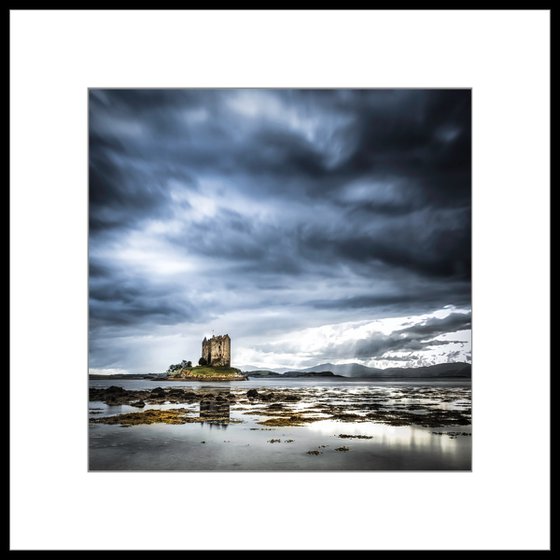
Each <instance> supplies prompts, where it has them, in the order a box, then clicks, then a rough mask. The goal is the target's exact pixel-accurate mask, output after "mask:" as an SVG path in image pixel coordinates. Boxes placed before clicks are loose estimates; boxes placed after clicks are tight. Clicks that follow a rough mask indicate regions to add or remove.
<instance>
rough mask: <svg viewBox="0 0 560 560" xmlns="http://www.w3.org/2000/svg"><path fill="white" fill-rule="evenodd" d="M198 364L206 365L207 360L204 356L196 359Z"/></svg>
mask: <svg viewBox="0 0 560 560" xmlns="http://www.w3.org/2000/svg"><path fill="white" fill-rule="evenodd" d="M198 365H199V366H207V365H208V362H207V361H206V360H205V359H204V358H200V360H198Z"/></svg>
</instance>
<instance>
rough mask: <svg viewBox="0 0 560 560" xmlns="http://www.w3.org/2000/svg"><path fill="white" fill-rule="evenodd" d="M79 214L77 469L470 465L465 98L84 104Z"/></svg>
mask: <svg viewBox="0 0 560 560" xmlns="http://www.w3.org/2000/svg"><path fill="white" fill-rule="evenodd" d="M89 201H90V204H89V349H90V351H89V364H90V365H89V372H90V381H89V385H90V387H89V414H90V434H89V468H90V469H92V470H146V471H150V470H157V471H162V470H163V471H165V470H171V471H173V470H180V471H188V470H197V471H205V470H206V471H217V470H223V471H259V470H264V471H285V470H288V471H309V470H311V471H319V470H335V471H341V470H342V471H354V470H384V471H388V470H389V471H390V470H470V468H471V436H472V432H471V275H470V274H471V273H470V271H471V91H470V90H468V89H292V88H287V89H286V88H285V89H260V88H250V89H239V88H232V89H97V88H95V89H91V90H90V91H89ZM124 428H127V429H124Z"/></svg>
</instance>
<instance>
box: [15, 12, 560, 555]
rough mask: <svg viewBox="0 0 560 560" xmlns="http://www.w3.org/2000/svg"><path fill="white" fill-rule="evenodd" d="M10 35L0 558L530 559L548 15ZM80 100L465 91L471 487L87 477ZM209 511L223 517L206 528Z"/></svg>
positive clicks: (457, 477) (537, 452)
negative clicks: (221, 508)
mask: <svg viewBox="0 0 560 560" xmlns="http://www.w3.org/2000/svg"><path fill="white" fill-rule="evenodd" d="M11 24H12V27H11V34H12V35H11V180H12V181H11V216H12V217H11V220H12V223H11V250H12V252H11V313H12V315H11V357H12V369H11V373H10V380H11V395H10V396H11V469H12V471H11V547H12V548H14V549H24V548H27V549H49V548H60V549H74V548H93V549H95V548H105V549H106V548H114V549H127V548H138V549H143V548H147V549H150V548H152V549H159V548H165V549H200V548H223V549H234V548H255V549H262V548H291V549H294V548H298V549H305V548H309V549H318V548H324V549H335V548H340V549H354V548H355V549H393V548H400V549H422V548H436V549H437V548H442V549H448V548H451V549H454V548H483V549H485V548H490V549H492V548H521V549H523V548H548V546H549V521H548V519H549V518H548V513H549V510H548V506H549V486H548V480H549V470H548V468H549V467H548V465H549V453H548V443H549V407H548V403H549V400H548V398H549V338H548V332H549V331H548V328H549V313H550V311H549V254H550V253H549V161H550V160H549V157H550V156H549V127H550V122H549V118H550V116H549V67H550V66H549V64H550V61H549V14H548V12H544V11H541V12H528V11H525V12H519V11H508V12H493V11H485V12H476V11H470V12H461V11H457V12H430V11H423V12H401V11H399V12H396V11H395V12H391V11H381V12H346V13H341V12H329V11H324V12H289V11H282V12H266V13H259V12H235V13H233V12H219V13H215V12H205V11H197V12H163V11H162V12H144V11H133V12H127V11H111V12H104V11H89V12H88V11H79V12H78V11H49V12H46V11H12V12H11ZM102 86H108V87H109V86H111V87H116V86H126V87H138V86H144V87H148V86H150V87H166V86H170V87H171V86H173V87H189V86H197V87H198V86H206V87H213V86H216V87H218V86H220V87H221V86H266V87H274V86H283V87H285V86H299V87H390V86H395V87H472V88H473V111H474V113H473V130H474V135H473V143H474V144H473V158H474V161H473V164H474V184H473V201H474V207H473V215H474V233H473V251H474V264H473V286H474V293H473V320H474V330H473V350H474V353H473V367H474V384H473V386H474V427H473V430H474V437H473V444H474V468H473V472H472V473H453V472H450V473H435V472H434V473H406V472H392V473H391V472H389V473H380V472H372V473H309V474H306V473H302V474H299V473H272V474H265V473H260V474H251V473H243V474H242V473H222V474H218V473H193V474H189V473H170V474H162V473H113V474H111V473H88V472H87V437H86V436H87V431H86V426H87V407H86V394H87V393H86V390H87V386H86V383H87V372H86V367H87V355H86V349H87V329H86V311H87V254H86V248H87V245H86V241H87V151H86V149H87V112H86V107H87V88H88V87H102ZM30 362H33V363H37V362H39V363H40V367H30V366H29V363H30ZM209 493H211V494H213V493H216V495H220V496H227V498H224V502H225V503H226V504H227V506H228V509H229V511H230V513H231V518H230V521H229V522H227V523H222V524H220V525H219V527H218V526H217V525H216V524H215V523H208V522H207V519H209V518H211V516H212V509H211V501H210V502H208V501H207V500H206V499H205V498H203V497H202V496H207V495H208V494H209ZM146 496H149V498H144V497H146ZM156 496H159V498H156ZM142 504H144V505H142ZM191 508H193V509H191ZM189 511H196V515H194V516H191V515H190V514H189Z"/></svg>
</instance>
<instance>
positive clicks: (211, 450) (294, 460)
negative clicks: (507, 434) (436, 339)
mask: <svg viewBox="0 0 560 560" xmlns="http://www.w3.org/2000/svg"><path fill="white" fill-rule="evenodd" d="M111 385H118V386H122V387H124V388H125V389H128V390H145V389H153V388H154V387H169V386H177V387H181V388H188V389H189V390H190V389H192V390H195V391H197V390H204V391H206V392H208V391H210V392H212V391H214V392H223V393H224V394H232V393H233V394H234V395H239V396H241V397H243V398H245V393H246V391H248V390H249V389H250V388H256V389H257V390H258V391H264V392H266V391H274V390H283V391H285V392H287V391H290V392H293V393H294V394H298V395H299V396H300V398H301V400H300V401H299V402H298V403H295V404H294V405H293V409H294V410H296V409H298V410H299V409H302V410H305V408H306V407H310V406H311V407H313V406H315V405H316V403H322V404H323V405H325V404H326V405H328V406H335V407H336V408H337V410H340V411H342V412H345V411H346V410H347V409H348V410H350V411H353V412H354V413H356V411H355V410H353V409H352V407H353V406H354V403H356V402H360V403H365V406H367V403H370V402H377V403H379V402H381V403H382V404H383V406H385V407H386V408H387V409H388V410H389V411H391V410H393V409H394V411H395V414H398V413H399V411H402V410H405V411H407V412H408V410H409V409H410V410H415V408H416V409H417V410H418V414H419V415H422V414H424V412H423V410H422V409H421V406H424V407H429V410H449V409H452V410H460V411H467V410H468V412H469V413H470V383H465V382H457V381H451V382H447V381H432V382H426V381H422V382H416V381H415V382H410V381H397V382H395V381H391V382H388V381H381V382H380V381H374V382H370V381H363V380H359V381H348V382H346V381H344V382H340V381H320V382H318V381H316V380H313V381H311V382H310V381H304V380H280V381H279V380H249V381H245V382H243V381H241V382H233V383H231V382H230V383H188V384H186V383H185V382H162V381H151V380H130V381H128V380H92V381H91V382H90V386H91V387H109V386H111ZM204 391H202V392H201V394H203V393H204ZM419 403H420V404H419ZM420 405H421V406H420ZM264 406H265V405H262V404H255V405H254V406H253V407H252V408H251V407H248V406H246V405H243V404H240V399H238V402H235V401H234V402H232V404H231V405H229V404H228V405H227V419H228V421H227V422H223V423H216V422H215V421H214V422H212V421H211V422H205V421H204V419H205V416H204V415H205V414H206V413H207V411H208V403H207V402H205V400H204V398H201V399H200V401H199V402H191V403H185V404H176V403H175V404H171V403H169V404H158V405H155V404H152V405H150V404H148V405H147V406H146V407H145V408H143V409H142V410H143V411H144V410H149V409H174V408H182V407H184V408H185V409H188V410H189V412H190V413H192V414H193V415H195V416H197V417H198V416H199V420H200V421H199V422H197V423H186V424H179V425H171V424H150V425H135V426H128V427H123V426H120V425H107V424H100V423H95V424H94V423H90V427H89V467H90V470H92V471H104V470H105V471H106V470H110V471H119V470H124V471H127V470H140V471H322V470H327V471H328V470H330V471H333V470H335V471H363V470H470V468H471V437H470V433H471V427H470V425H469V426H466V425H460V426H457V425H445V426H438V427H433V426H432V427H425V426H421V425H415V424H414V423H411V424H410V425H388V424H386V423H379V422H375V421H372V422H370V421H358V422H356V421H341V420H333V419H318V420H317V421H315V422H312V423H309V424H305V425H303V426H282V427H269V426H266V425H263V424H262V421H263V418H266V417H263V416H261V415H260V414H259V410H260V409H261V408H263V407H264ZM128 412H138V408H134V407H132V406H129V405H117V406H109V405H107V404H105V403H104V402H101V401H90V403H89V413H90V418H92V419H93V418H100V417H104V416H113V415H118V414H123V413H128ZM318 416H321V415H320V414H319V415H318ZM419 418H420V416H419ZM466 434H469V435H466ZM341 436H345V437H341ZM356 436H360V437H356ZM278 440H279V441H278Z"/></svg>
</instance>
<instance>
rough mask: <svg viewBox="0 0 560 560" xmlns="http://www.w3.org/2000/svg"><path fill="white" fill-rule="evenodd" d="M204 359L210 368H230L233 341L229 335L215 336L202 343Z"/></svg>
mask: <svg viewBox="0 0 560 560" xmlns="http://www.w3.org/2000/svg"><path fill="white" fill-rule="evenodd" d="M202 357H203V358H204V359H205V360H206V362H207V363H208V365H209V366H225V367H230V363H231V339H230V337H229V334H224V335H223V336H213V337H212V338H210V339H208V340H207V339H206V337H204V340H203V341H202Z"/></svg>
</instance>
